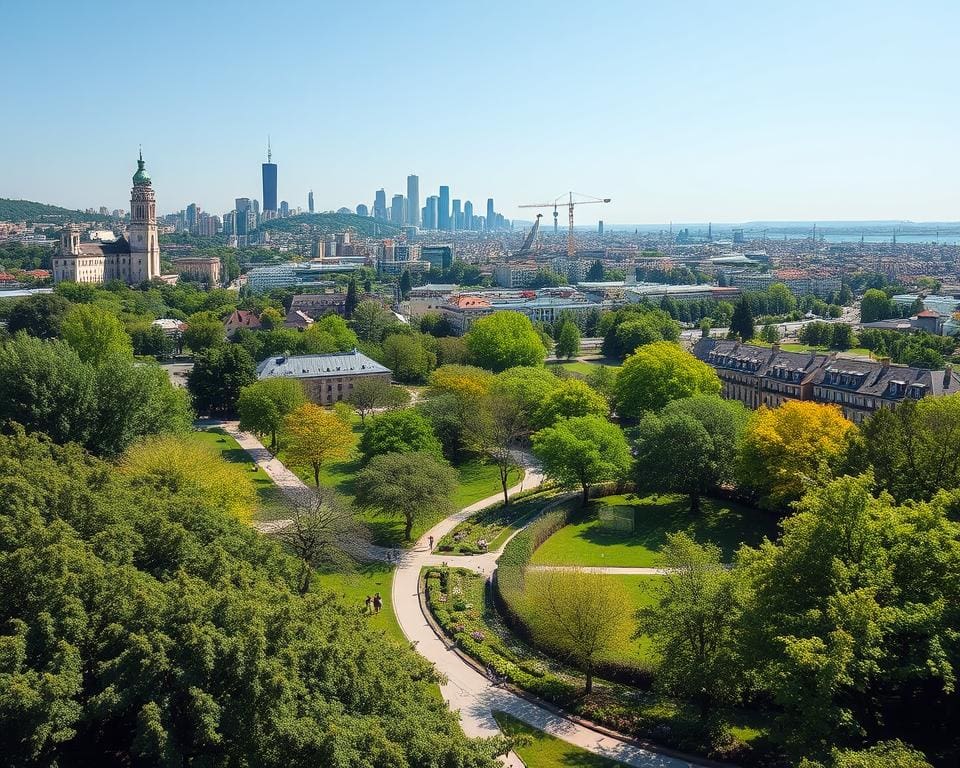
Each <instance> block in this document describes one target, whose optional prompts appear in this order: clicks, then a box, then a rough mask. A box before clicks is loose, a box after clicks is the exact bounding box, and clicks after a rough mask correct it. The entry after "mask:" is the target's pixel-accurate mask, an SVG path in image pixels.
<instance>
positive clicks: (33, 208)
mask: <svg viewBox="0 0 960 768" xmlns="http://www.w3.org/2000/svg"><path fill="white" fill-rule="evenodd" d="M0 221H31V222H36V223H38V224H63V223H65V222H68V221H111V218H110V217H109V216H101V215H100V214H98V213H84V212H83V211H71V210H70V209H69V208H61V207H60V206H59V205H47V204H46V203H35V202H33V201H32V200H9V199H7V198H5V197H0Z"/></svg>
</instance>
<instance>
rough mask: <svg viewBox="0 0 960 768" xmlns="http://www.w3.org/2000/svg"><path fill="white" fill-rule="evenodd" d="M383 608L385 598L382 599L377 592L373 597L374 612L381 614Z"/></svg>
mask: <svg viewBox="0 0 960 768" xmlns="http://www.w3.org/2000/svg"><path fill="white" fill-rule="evenodd" d="M381 608H383V598H382V597H380V593H379V592H377V594H375V595H374V596H373V612H374V613H380V609H381Z"/></svg>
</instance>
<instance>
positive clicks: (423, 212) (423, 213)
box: [420, 206, 430, 229]
mask: <svg viewBox="0 0 960 768" xmlns="http://www.w3.org/2000/svg"><path fill="white" fill-rule="evenodd" d="M420 221H421V222H422V224H421V225H420V226H421V227H423V228H424V229H430V227H428V226H427V206H423V208H421V209H420Z"/></svg>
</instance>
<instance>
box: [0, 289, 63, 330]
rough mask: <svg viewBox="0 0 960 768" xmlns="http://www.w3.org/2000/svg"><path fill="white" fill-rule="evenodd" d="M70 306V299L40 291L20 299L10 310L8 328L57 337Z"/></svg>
mask: <svg viewBox="0 0 960 768" xmlns="http://www.w3.org/2000/svg"><path fill="white" fill-rule="evenodd" d="M70 306H71V305H70V302H69V301H67V300H66V299H65V298H63V296H60V295H58V294H56V293H38V294H35V295H33V296H28V297H27V298H25V299H20V301H18V302H17V303H16V304H14V305H13V308H12V309H11V310H10V316H9V317H8V318H7V330H8V331H9V332H10V333H16V332H17V331H26V332H27V333H29V334H30V335H31V336H36V337H38V338H41V339H55V338H57V337H59V336H60V329H61V327H62V326H63V320H64V318H65V317H66V315H67V311H68V310H69V309H70Z"/></svg>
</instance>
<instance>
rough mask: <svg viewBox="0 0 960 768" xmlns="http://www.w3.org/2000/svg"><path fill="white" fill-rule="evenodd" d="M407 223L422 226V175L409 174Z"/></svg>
mask: <svg viewBox="0 0 960 768" xmlns="http://www.w3.org/2000/svg"><path fill="white" fill-rule="evenodd" d="M407 224H409V225H410V226H413V227H419V226H420V177H419V176H412V175H411V176H407Z"/></svg>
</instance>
